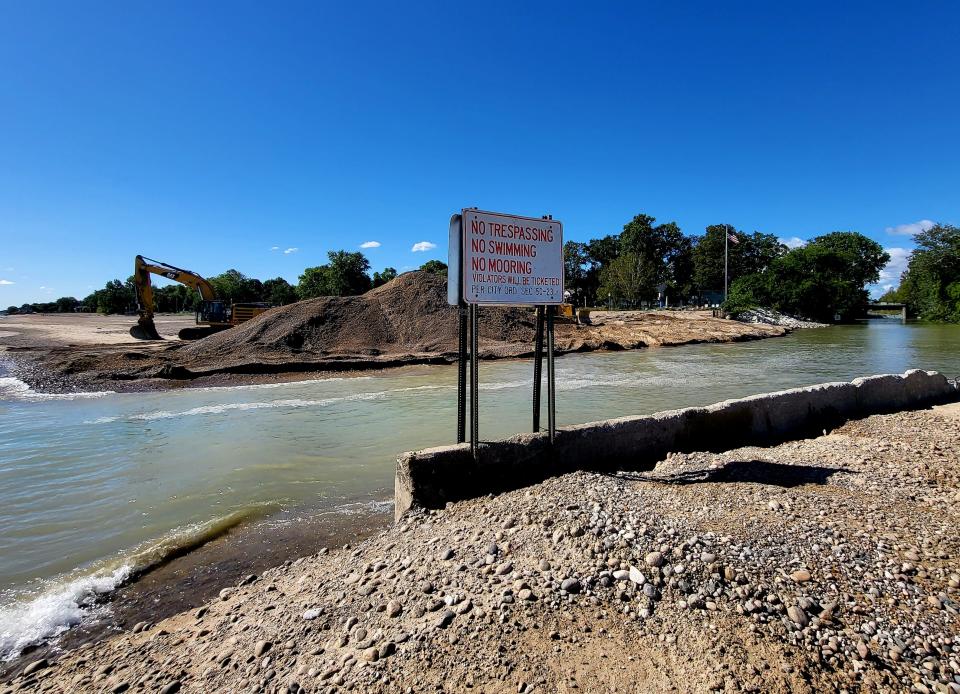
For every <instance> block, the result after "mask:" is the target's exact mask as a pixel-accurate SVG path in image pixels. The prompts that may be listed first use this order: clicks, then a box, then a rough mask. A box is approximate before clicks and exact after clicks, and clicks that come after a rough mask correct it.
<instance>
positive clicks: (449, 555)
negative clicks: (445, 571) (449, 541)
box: [440, 547, 453, 561]
mask: <svg viewBox="0 0 960 694" xmlns="http://www.w3.org/2000/svg"><path fill="white" fill-rule="evenodd" d="M449 559H453V549H451V548H449V547H448V548H447V549H445V550H444V551H443V552H442V553H441V554H440V560H441V561H447V560H449Z"/></svg>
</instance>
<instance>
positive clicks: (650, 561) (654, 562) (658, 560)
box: [644, 552, 663, 566]
mask: <svg viewBox="0 0 960 694" xmlns="http://www.w3.org/2000/svg"><path fill="white" fill-rule="evenodd" d="M644 561H645V562H646V563H647V566H663V554H661V553H660V552H650V553H648V554H647V556H646V557H645V558H644Z"/></svg>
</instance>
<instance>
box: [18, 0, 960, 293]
mask: <svg viewBox="0 0 960 694" xmlns="http://www.w3.org/2000/svg"><path fill="white" fill-rule="evenodd" d="M457 5H462V4H461V3H447V2H443V3H441V2H436V3H402V4H401V3H367V2H350V3H346V2H344V3H338V4H327V3H318V2H303V3H297V2H281V3H271V4H270V6H269V7H268V6H267V4H266V3H254V2H249V3H244V2H234V3H188V2H166V3H147V2H137V1H133V2H122V3H121V2H114V3H99V2H84V3H64V2H43V1H37V0H31V2H21V3H14V2H8V3H3V5H2V6H0V305H2V306H6V305H8V304H19V303H23V302H25V301H33V300H43V299H47V298H56V297H57V296H62V295H76V296H78V297H82V296H84V295H86V294H88V293H89V292H90V291H91V290H92V288H96V287H100V286H102V285H103V284H104V283H105V282H106V281H107V280H109V279H111V278H114V277H120V278H126V277H127V276H128V275H129V274H130V273H131V268H132V263H133V256H134V255H135V254H137V253H142V254H145V255H147V256H150V257H153V258H158V259H160V260H164V261H167V262H170V263H173V264H176V265H180V266H182V267H188V268H190V269H193V270H196V271H198V272H201V273H203V274H216V273H218V272H221V271H223V270H225V269H227V268H230V267H235V268H237V269H239V270H241V271H243V272H245V273H247V274H249V275H252V276H257V277H260V278H262V279H266V278H269V277H275V276H283V277H286V278H287V279H289V280H291V281H294V282H295V281H296V278H297V275H298V274H299V273H300V271H301V270H302V268H304V267H305V266H310V265H317V264H320V263H322V262H324V261H325V259H326V252H327V251H329V250H332V249H340V248H345V249H358V248H360V246H361V244H363V243H364V242H377V243H379V244H380V245H379V246H378V247H375V248H367V249H365V252H366V253H367V255H368V257H369V258H370V261H371V263H372V265H373V268H374V269H380V268H382V267H385V266H388V265H390V266H393V267H396V268H398V269H404V268H410V267H417V266H419V265H420V264H422V263H423V262H424V261H426V260H428V259H430V258H441V259H445V256H446V244H445V236H446V226H447V220H448V218H449V215H450V214H451V213H452V212H454V211H456V210H458V209H459V208H461V207H463V206H473V205H476V206H479V207H481V208H483V209H491V210H500V211H506V212H514V213H519V214H529V215H539V214H545V213H550V214H553V215H554V216H555V217H557V218H559V219H562V220H563V221H564V223H565V235H566V237H567V238H572V239H577V240H587V239H589V238H592V237H596V236H599V235H603V234H607V233H615V232H617V231H619V229H620V228H621V227H622V225H623V224H624V223H625V222H626V221H627V220H629V219H630V218H631V217H632V216H633V215H634V214H636V213H639V212H644V213H647V214H651V215H653V216H655V217H657V218H658V219H659V220H662V221H667V220H675V221H677V222H678V223H679V224H680V225H681V227H682V228H683V229H684V231H685V232H687V233H699V232H702V230H703V228H704V227H705V226H706V225H708V224H712V223H729V224H733V225H735V226H737V227H738V228H741V229H745V230H748V231H752V230H762V231H766V232H770V233H774V234H777V235H778V236H780V237H782V238H784V239H807V238H810V237H812V236H815V235H817V234H820V233H825V232H828V231H832V230H837V229H855V230H858V231H861V232H863V233H865V234H867V235H869V236H871V237H873V238H875V239H877V240H878V241H880V242H881V243H882V244H883V245H884V246H885V247H887V248H892V249H895V251H894V255H895V257H896V258H897V259H899V261H900V264H901V266H902V262H903V258H904V257H905V255H906V252H907V250H908V249H909V248H910V236H909V235H907V234H898V233H893V232H896V230H897V228H898V227H901V228H902V226H901V225H911V224H913V225H918V224H923V220H934V221H943V222H951V223H960V209H958V208H960V167H958V165H957V162H958V161H960V127H958V114H960V109H958V105H960V51H957V47H956V39H957V36H958V35H960V9H958V7H960V6H958V5H957V4H956V3H949V2H913V3H883V2H846V3H835V2H830V3H815V2H805V3H796V4H795V5H793V6H792V7H788V6H787V5H786V3H769V2H729V3H716V2H710V3H707V2H704V3H668V2H646V3H591V4H586V3H583V4H566V3H561V2H550V3H542V4H537V3H512V2H502V3H501V2H486V3H473V4H471V5H470V6H468V7H463V6H457ZM914 228H915V227H914ZM888 229H889V230H890V231H888ZM421 242H426V243H427V247H428V250H425V251H416V252H415V251H413V250H412V249H413V248H414V247H415V245H416V244H421ZM430 244H436V247H435V248H432V247H429V246H430ZM419 247H423V246H422V245H421V246H419ZM288 249H295V250H289V252H285V251H287V250H288ZM899 269H900V266H897V267H891V268H890V269H889V270H888V272H887V275H886V279H885V282H887V283H889V281H890V280H891V279H893V280H894V282H895V278H896V277H897V276H898V275H899Z"/></svg>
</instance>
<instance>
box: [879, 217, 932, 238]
mask: <svg viewBox="0 0 960 694" xmlns="http://www.w3.org/2000/svg"><path fill="white" fill-rule="evenodd" d="M933 227H934V223H933V222H931V221H930V220H929V219H921V220H920V221H919V222H913V223H912V224H898V225H897V226H895V227H887V233H888V234H894V235H895V236H914V235H915V234H919V233H920V232H921V231H927V230H929V229H932V228H933Z"/></svg>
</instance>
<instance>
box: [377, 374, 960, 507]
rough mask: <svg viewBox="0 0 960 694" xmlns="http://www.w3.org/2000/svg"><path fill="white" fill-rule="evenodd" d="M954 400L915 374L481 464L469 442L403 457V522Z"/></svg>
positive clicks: (659, 421)
mask: <svg viewBox="0 0 960 694" xmlns="http://www.w3.org/2000/svg"><path fill="white" fill-rule="evenodd" d="M957 395H958V393H957V389H956V387H955V386H954V385H953V384H952V383H950V382H948V381H947V379H946V378H945V377H944V376H942V375H940V374H938V373H936V372H928V371H917V370H914V371H907V372H906V373H905V374H903V375H902V376H896V375H884V376H870V377H867V378H858V379H856V380H855V381H853V382H852V383H842V382H841V383H823V384H820V385H816V386H809V387H806V388H793V389H791V390H784V391H780V392H777V393H768V394H764V395H753V396H751V397H748V398H742V399H739V400H727V401H725V402H720V403H717V404H715V405H709V406H707V407H688V408H685V409H682V410H670V411H667V412H658V413H656V414H652V415H644V416H637V417H623V418H620V419H608V420H606V421H602V422H592V423H589V424H580V425H577V426H571V427H565V428H561V429H559V430H558V431H557V437H556V442H555V444H554V446H553V447H551V446H550V442H549V440H548V439H547V436H546V434H521V435H518V436H514V437H512V438H509V439H506V440H503V441H493V442H489V443H484V444H482V445H481V446H480V447H479V451H478V453H479V455H478V460H476V461H474V460H473V458H472V456H471V455H470V446H469V445H468V444H461V445H458V446H443V447H440V448H428V449H426V450H422V451H414V452H412V453H404V454H403V455H401V456H400V457H399V458H398V459H397V474H396V482H395V486H394V499H395V503H396V516H397V518H400V516H402V515H403V514H404V513H406V512H407V511H408V510H409V509H411V508H413V507H418V506H419V507H426V508H439V507H442V506H443V505H444V504H445V503H446V502H448V501H455V500H457V499H466V498H471V497H477V496H482V495H484V494H489V493H496V492H501V491H506V490H508V489H516V488H518V487H521V486H524V485H527V484H532V483H535V482H539V481H541V480H543V479H546V478H547V477H550V476H553V475H557V474H562V473H564V472H568V471H571V470H577V469H593V470H604V469H634V470H637V469H641V470H642V469H652V467H653V465H654V464H655V463H656V462H657V461H659V460H662V459H663V457H664V456H665V455H666V454H667V453H669V452H672V451H682V452H690V451H722V450H729V449H731V448H737V447H740V446H745V445H754V444H760V445H767V444H773V443H777V442H780V441H784V440H788V439H791V438H802V437H805V436H810V435H815V434H819V433H820V432H822V431H823V429H830V428H833V427H835V426H837V425H839V424H841V423H843V422H844V421H846V420H847V419H851V418H856V417H865V416H867V415H871V414H877V413H882V412H894V411H897V410H903V409H911V408H917V407H924V406H927V405H932V404H936V403H940V402H947V401H950V400H954V399H956V398H957Z"/></svg>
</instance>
